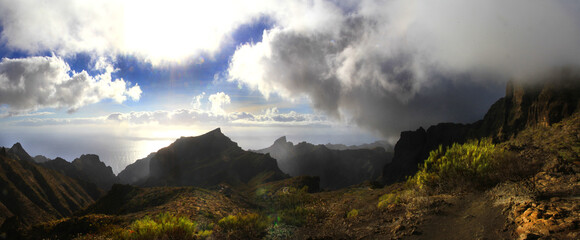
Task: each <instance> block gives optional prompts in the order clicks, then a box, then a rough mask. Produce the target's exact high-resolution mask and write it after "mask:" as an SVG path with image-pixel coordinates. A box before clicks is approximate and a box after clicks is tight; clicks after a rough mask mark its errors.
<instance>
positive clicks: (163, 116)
mask: <svg viewBox="0 0 580 240" xmlns="http://www.w3.org/2000/svg"><path fill="white" fill-rule="evenodd" d="M222 111H223V109H222ZM98 119H106V121H112V122H118V123H128V124H133V125H151V124H154V125H155V124H158V125H162V126H199V125H214V126H266V125H270V126H274V125H275V126H282V125H285V126H292V125H296V126H298V125H299V126H308V125H332V122H330V121H328V119H327V118H325V117H323V116H320V115H316V114H303V113H297V112H294V111H290V112H287V113H281V112H280V111H279V110H278V109H277V108H270V109H265V110H264V111H262V113H259V114H254V113H248V112H223V113H222V114H215V113H214V110H213V109H210V110H207V111H206V110H198V109H194V110H189V109H178V110H173V111H153V112H149V111H143V112H130V113H113V114H110V115H108V116H106V117H102V118H98ZM39 124H40V123H39Z"/></svg>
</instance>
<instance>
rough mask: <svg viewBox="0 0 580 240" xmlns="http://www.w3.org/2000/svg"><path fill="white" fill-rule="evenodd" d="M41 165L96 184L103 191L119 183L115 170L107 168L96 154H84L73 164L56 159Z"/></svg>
mask: <svg viewBox="0 0 580 240" xmlns="http://www.w3.org/2000/svg"><path fill="white" fill-rule="evenodd" d="M40 164H41V165H42V166H44V167H46V168H50V169H53V170H56V171H59V172H61V173H63V174H64V175H67V176H69V177H72V178H75V179H79V180H82V181H85V182H90V183H94V184H96V185H97V186H98V187H99V188H101V189H103V190H109V189H110V188H111V186H113V184H115V183H118V182H119V180H118V178H117V177H116V176H115V174H114V173H113V169H112V168H111V167H110V166H106V165H105V163H103V162H101V160H100V159H99V156H97V155H94V154H84V155H82V156H81V157H79V158H76V159H75V160H74V161H72V162H68V161H66V160H64V159H62V158H56V159H54V160H50V161H47V162H44V163H40Z"/></svg>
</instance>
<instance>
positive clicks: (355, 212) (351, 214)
mask: <svg viewBox="0 0 580 240" xmlns="http://www.w3.org/2000/svg"><path fill="white" fill-rule="evenodd" d="M356 216H358V210H357V209H353V210H350V212H348V213H347V214H346V217H347V218H355V217H356Z"/></svg>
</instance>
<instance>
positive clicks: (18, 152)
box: [7, 142, 34, 162]
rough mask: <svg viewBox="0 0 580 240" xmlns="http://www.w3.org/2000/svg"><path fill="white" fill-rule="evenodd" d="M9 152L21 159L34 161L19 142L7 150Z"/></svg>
mask: <svg viewBox="0 0 580 240" xmlns="http://www.w3.org/2000/svg"><path fill="white" fill-rule="evenodd" d="M7 153H8V154H10V155H12V156H15V157H16V158H18V159H19V160H21V161H28V162H34V160H33V159H32V157H31V156H30V155H29V154H28V153H27V152H26V150H24V148H23V147H22V145H21V144H20V143H19V142H17V143H15V144H14V145H12V147H11V148H10V149H9V150H8V151H7Z"/></svg>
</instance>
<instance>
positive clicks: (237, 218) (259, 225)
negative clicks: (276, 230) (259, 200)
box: [218, 213, 270, 239]
mask: <svg viewBox="0 0 580 240" xmlns="http://www.w3.org/2000/svg"><path fill="white" fill-rule="evenodd" d="M269 225H270V221H269V220H268V218H267V217H265V216H263V215H259V214H256V213H250V214H245V215H242V214H238V215H229V216H227V217H224V218H222V219H220V220H219V221H218V226H219V228H220V230H221V233H222V234H224V235H225V237H226V238H228V239H259V238H261V237H263V236H264V235H265V234H266V228H267V227H268V226H269Z"/></svg>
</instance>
